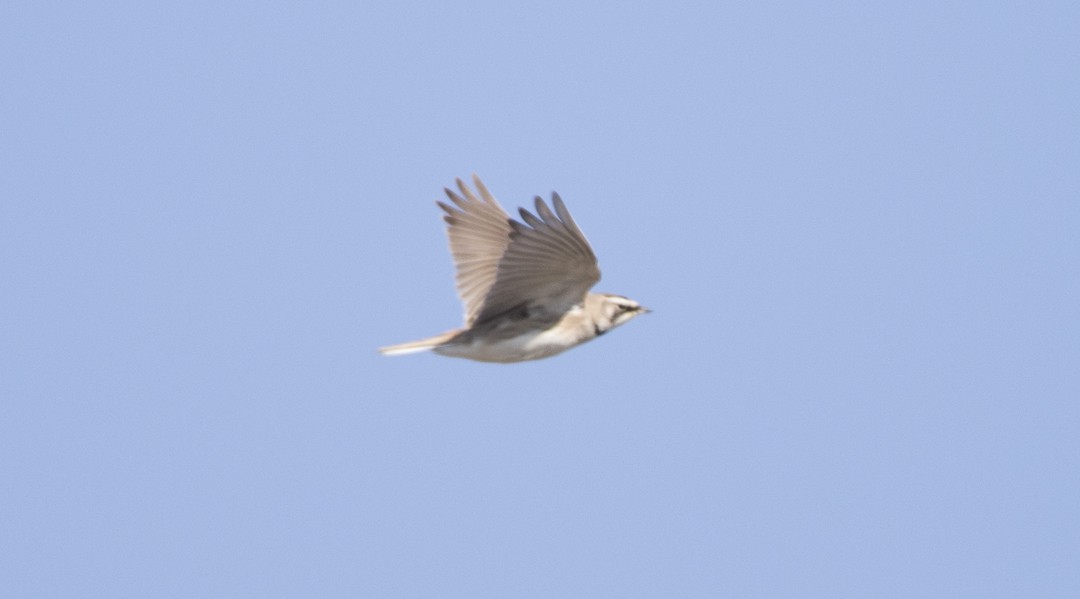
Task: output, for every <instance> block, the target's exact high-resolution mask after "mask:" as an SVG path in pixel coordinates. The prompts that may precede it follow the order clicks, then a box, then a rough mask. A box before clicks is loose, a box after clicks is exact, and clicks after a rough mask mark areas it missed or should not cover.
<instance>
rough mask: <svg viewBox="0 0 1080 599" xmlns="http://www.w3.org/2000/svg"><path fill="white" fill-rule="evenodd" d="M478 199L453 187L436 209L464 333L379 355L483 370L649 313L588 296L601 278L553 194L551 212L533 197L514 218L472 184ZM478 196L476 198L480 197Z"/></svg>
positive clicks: (619, 300)
mask: <svg viewBox="0 0 1080 599" xmlns="http://www.w3.org/2000/svg"><path fill="white" fill-rule="evenodd" d="M473 182H474V183H475V185H476V188H477V190H479V192H480V198H477V197H476V196H475V195H474V194H473V193H472V192H471V190H469V188H468V187H466V186H465V184H464V183H463V182H462V181H461V180H460V179H459V180H458V181H457V183H458V189H459V190H460V192H461V195H458V194H455V193H454V192H452V191H450V190H449V189H447V190H446V193H447V196H448V197H449V198H450V199H451V200H452V201H453V202H454V204H455V206H454V207H451V206H449V205H447V204H444V203H442V202H440V203H439V206H441V207H442V209H443V210H444V211H446V213H447V216H446V217H445V218H446V221H447V223H448V224H449V229H448V234H449V237H450V248H451V252H452V254H453V255H454V261H455V263H456V265H457V286H458V293H459V294H460V295H461V298H462V300H463V301H464V303H465V309H466V316H465V324H466V326H465V327H464V328H462V329H458V330H454V331H449V332H447V333H443V334H441V335H437V336H435V337H431V338H428V339H423V340H420V341H413V342H409V343H402V344H400V345H393V346H389V347H384V348H382V349H380V350H379V351H381V352H382V353H384V354H386V355H397V354H406V353H413V352H418V351H424V350H433V351H435V352H436V353H438V354H441V355H444V356H452V357H458V358H468V359H471V360H477V361H481V362H521V361H525V360H538V359H540V358H546V357H549V356H553V355H555V354H558V353H560V352H563V351H565V350H567V349H570V348H571V347H574V346H577V345H580V344H581V343H584V342H586V341H589V340H591V339H594V338H596V337H598V336H600V335H602V334H603V333H605V332H607V331H608V330H610V329H612V328H614V327H616V326H618V325H620V324H623V323H624V322H627V321H629V320H630V319H631V318H633V317H635V316H637V315H639V314H643V313H645V312H648V310H646V309H645V308H642V307H641V306H640V305H639V304H638V303H637V302H635V301H634V300H632V299H629V298H626V297H622V296H619V295H611V294H605V293H589V292H588V290H589V288H590V287H592V286H593V285H594V284H595V283H596V281H598V280H599V279H600V270H599V269H598V268H597V266H596V256H595V255H594V254H593V252H592V248H591V247H590V246H589V243H588V241H587V240H586V239H585V236H584V234H582V233H581V230H580V229H579V228H578V227H577V224H576V223H574V220H573V218H571V217H570V213H569V211H567V210H566V206H565V205H564V204H563V202H562V199H560V198H559V196H558V194H552V201H553V204H554V206H555V212H552V211H551V209H550V208H548V206H547V205H546V204H545V203H544V202H543V200H541V199H540V198H539V197H537V198H536V212H537V214H538V215H539V217H537V216H535V215H533V214H531V213H529V212H528V211H526V210H525V209H521V210H520V214H521V217H522V220H523V221H524V223H521V222H518V221H515V220H512V219H511V218H510V217H509V216H508V215H507V214H506V213H505V212H504V211H503V210H502V207H500V206H499V204H498V203H497V202H496V201H495V198H494V197H492V195H491V194H490V193H489V192H488V191H487V189H486V188H485V187H484V184H483V183H482V182H481V181H480V179H479V178H477V177H476V176H474V177H473ZM481 198H482V199H481Z"/></svg>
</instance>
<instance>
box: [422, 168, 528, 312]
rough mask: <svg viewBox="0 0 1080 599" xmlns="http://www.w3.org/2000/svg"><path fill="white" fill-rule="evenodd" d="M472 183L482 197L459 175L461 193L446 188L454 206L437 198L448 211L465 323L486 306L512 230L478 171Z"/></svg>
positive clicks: (458, 289)
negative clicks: (486, 299)
mask: <svg viewBox="0 0 1080 599" xmlns="http://www.w3.org/2000/svg"><path fill="white" fill-rule="evenodd" d="M473 184H474V185H475V186H476V189H477V191H479V192H480V197H479V198H478V197H476V195H475V194H474V193H473V192H472V190H470V189H469V188H468V187H467V186H466V185H465V183H464V182H463V181H462V180H461V179H458V180H457V186H458V190H459V191H460V192H461V193H460V195H459V194H456V193H454V192H453V191H451V190H450V189H446V190H445V191H446V196H447V197H449V198H450V200H451V201H452V202H453V203H454V206H450V205H447V204H444V203H443V202H437V203H438V204H439V207H440V208H442V209H443V210H445V211H446V216H444V217H443V218H444V219H445V220H446V222H447V224H448V225H449V227H448V228H447V231H446V233H447V236H449V238H450V253H451V254H452V255H453V257H454V265H455V266H456V267H457V276H456V279H455V280H456V283H457V291H458V296H460V297H461V301H462V303H464V304H465V326H470V325H471V324H472V323H473V322H474V321H475V320H476V317H477V315H478V314H479V313H480V311H481V309H482V308H483V307H484V304H485V301H484V298H485V297H487V295H488V293H489V292H490V290H491V288H492V287H493V286H494V285H495V279H496V273H497V271H498V266H499V261H500V260H501V259H502V257H503V253H504V252H505V251H506V247H507V246H508V245H509V244H510V235H511V233H512V229H511V226H510V217H509V216H508V215H507V214H506V212H505V211H504V210H503V209H502V206H499V203H498V202H496V201H495V198H494V197H493V196H492V195H491V192H489V191H488V190H487V187H485V186H484V184H483V183H482V182H481V181H480V178H479V177H477V176H476V175H473Z"/></svg>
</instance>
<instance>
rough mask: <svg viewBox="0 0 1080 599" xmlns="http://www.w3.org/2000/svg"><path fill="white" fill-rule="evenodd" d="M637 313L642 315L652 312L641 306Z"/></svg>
mask: <svg viewBox="0 0 1080 599" xmlns="http://www.w3.org/2000/svg"><path fill="white" fill-rule="evenodd" d="M638 312H641V313H642V314H648V313H649V312H652V310H650V309H648V308H646V307H645V306H641V307H640V308H638Z"/></svg>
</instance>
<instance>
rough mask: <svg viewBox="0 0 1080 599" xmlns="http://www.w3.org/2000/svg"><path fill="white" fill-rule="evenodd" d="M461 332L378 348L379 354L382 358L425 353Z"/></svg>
mask: <svg viewBox="0 0 1080 599" xmlns="http://www.w3.org/2000/svg"><path fill="white" fill-rule="evenodd" d="M460 332H461V331H447V332H445V333H443V334H441V335H435V336H434V337H428V338H427V339H421V340H419V341H410V342H408V343H399V344H397V345H388V346H386V347H380V348H379V353H381V354H382V355H384V356H401V355H405V354H415V353H416V352H422V351H427V350H429V349H434V348H436V347H438V346H440V345H442V344H444V343H446V342H447V341H449V340H451V339H453V338H454V335H457V334H458V333H460Z"/></svg>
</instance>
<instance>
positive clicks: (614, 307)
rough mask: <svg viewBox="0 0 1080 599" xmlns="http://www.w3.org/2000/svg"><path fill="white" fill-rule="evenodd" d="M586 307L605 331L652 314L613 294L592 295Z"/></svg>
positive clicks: (625, 298) (644, 308)
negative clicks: (637, 317) (635, 318)
mask: <svg viewBox="0 0 1080 599" xmlns="http://www.w3.org/2000/svg"><path fill="white" fill-rule="evenodd" d="M586 307H587V309H588V310H589V312H591V313H592V315H593V318H594V319H595V322H596V323H597V324H598V325H600V327H601V329H603V330H607V329H611V328H615V327H617V326H619V325H621V324H623V323H626V322H630V321H631V320H632V319H633V318H634V317H636V316H640V315H642V314H648V313H649V312H651V310H649V309H648V308H646V307H644V306H642V305H641V304H639V303H637V302H635V301H634V300H632V299H630V298H628V297H623V296H621V295H615V294H612V293H590V294H589V296H588V298H587V300H586ZM604 325H607V326H604Z"/></svg>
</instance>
